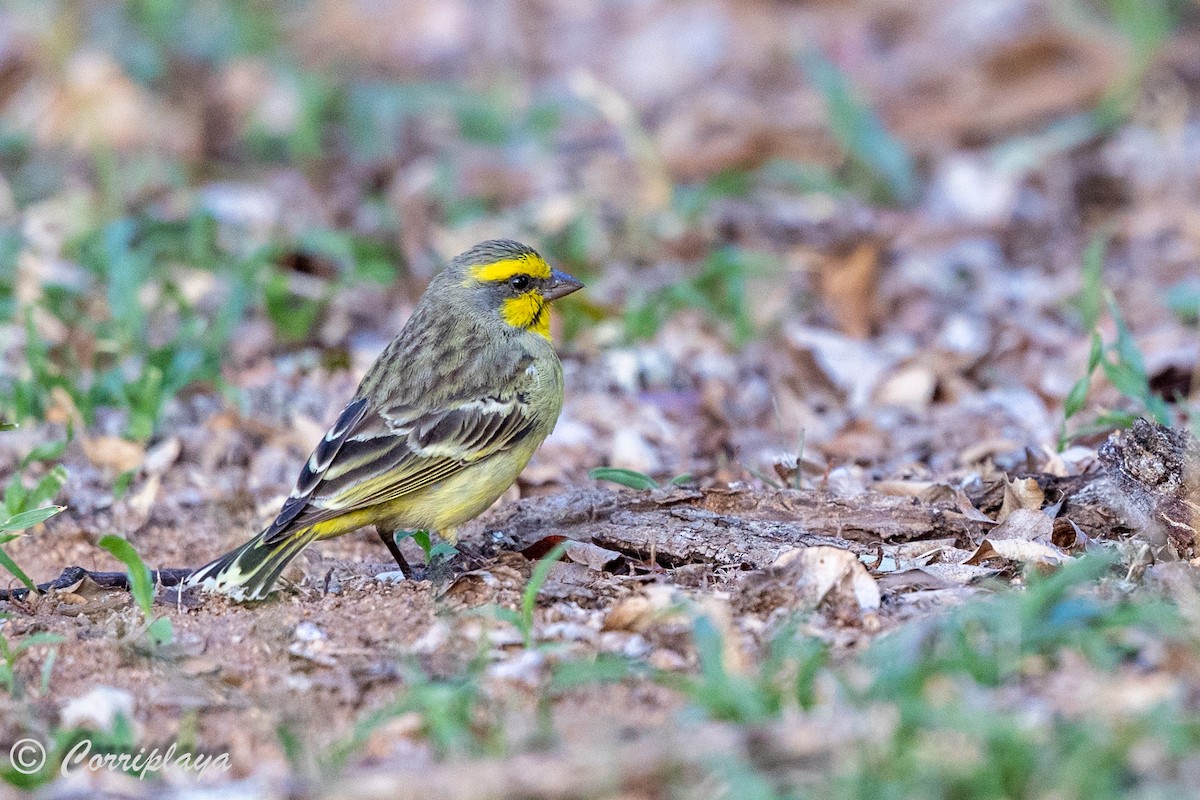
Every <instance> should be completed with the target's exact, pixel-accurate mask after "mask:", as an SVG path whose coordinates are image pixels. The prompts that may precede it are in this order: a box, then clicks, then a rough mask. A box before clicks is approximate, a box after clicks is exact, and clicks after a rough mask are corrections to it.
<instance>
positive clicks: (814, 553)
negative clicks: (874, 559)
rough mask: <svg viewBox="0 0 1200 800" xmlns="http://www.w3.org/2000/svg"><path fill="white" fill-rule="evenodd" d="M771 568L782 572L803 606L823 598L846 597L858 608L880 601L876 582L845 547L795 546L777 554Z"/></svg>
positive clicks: (868, 607) (871, 607)
mask: <svg viewBox="0 0 1200 800" xmlns="http://www.w3.org/2000/svg"><path fill="white" fill-rule="evenodd" d="M771 568H772V570H779V569H781V568H782V569H783V570H784V571H785V574H786V575H787V578H788V579H789V580H790V581H791V583H792V585H793V587H794V588H795V590H796V593H797V598H798V600H799V603H800V604H801V605H803V606H807V607H810V608H816V607H817V606H819V605H821V603H823V602H825V601H826V600H832V601H834V602H838V601H845V600H850V601H852V602H854V603H855V604H856V605H857V606H858V608H859V610H860V611H874V610H875V609H877V608H879V604H880V602H881V601H882V597H881V596H880V593H879V585H878V584H877V583H876V582H875V579H874V578H872V577H871V573H869V572H867V568H866V567H865V566H863V563H862V562H861V561H859V559H858V556H856V555H855V554H854V553H852V552H851V551H849V550H842V549H841V548H838V547H827V546H823V545H822V546H818V547H798V548H796V549H794V550H788V551H787V552H785V553H782V554H780V556H779V558H777V559H775V563H774V564H772V565H771Z"/></svg>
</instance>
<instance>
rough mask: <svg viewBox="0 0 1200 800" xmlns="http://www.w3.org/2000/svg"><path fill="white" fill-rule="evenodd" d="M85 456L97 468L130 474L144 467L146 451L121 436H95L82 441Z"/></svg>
mask: <svg viewBox="0 0 1200 800" xmlns="http://www.w3.org/2000/svg"><path fill="white" fill-rule="evenodd" d="M79 443H80V446H82V447H83V454H84V455H86V456H87V457H88V461H91V462H92V463H93V464H94V465H96V466H97V467H102V468H107V469H111V470H113V471H114V472H128V471H130V470H134V469H137V468H138V467H140V466H141V465H142V461H143V460H144V459H145V457H146V450H145V448H143V447H142V445H140V444H137V443H136V442H130V441H126V440H125V439H122V438H121V437H119V436H95V437H91V438H83V439H80V442H79Z"/></svg>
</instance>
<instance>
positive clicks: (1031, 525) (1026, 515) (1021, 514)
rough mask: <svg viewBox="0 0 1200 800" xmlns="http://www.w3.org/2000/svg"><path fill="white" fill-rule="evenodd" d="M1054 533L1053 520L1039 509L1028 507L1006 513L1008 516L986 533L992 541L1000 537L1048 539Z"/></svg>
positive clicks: (1026, 539) (1028, 539)
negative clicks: (1033, 509)
mask: <svg viewBox="0 0 1200 800" xmlns="http://www.w3.org/2000/svg"><path fill="white" fill-rule="evenodd" d="M1053 533H1054V520H1052V519H1051V518H1050V517H1049V516H1048V515H1046V514H1043V513H1042V512H1041V511H1032V510H1030V509H1028V508H1018V509H1017V510H1016V511H1013V512H1012V513H1011V514H1009V515H1008V518H1007V519H1005V520H1004V521H1003V522H1001V523H1000V524H999V525H997V526H996V527H995V529H994V530H992V532H991V533H989V534H988V538H989V539H991V540H992V541H999V540H1001V539H1022V540H1025V541H1030V540H1033V539H1038V540H1043V541H1047V542H1048V541H1050V536H1051V535H1052V534H1053Z"/></svg>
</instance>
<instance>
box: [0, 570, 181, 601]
mask: <svg viewBox="0 0 1200 800" xmlns="http://www.w3.org/2000/svg"><path fill="white" fill-rule="evenodd" d="M192 572H193V570H190V569H184V568H175V569H156V570H151V571H150V578H151V579H152V580H153V581H154V582H155V583H157V584H160V585H162V586H178V585H179V584H180V583H183V581H184V580H186V579H187V577H188V576H189V575H191V574H192ZM84 578H87V579H89V580H91V581H92V583H95V584H96V585H97V586H100V587H103V588H105V589H124V590H126V591H128V590H129V574H128V573H126V572H92V571H91V570H90V569H84V568H83V567H67V568H66V569H64V570H63V571H62V574H61V575H59V576H58V577H57V578H55V579H54V580H52V581H47V582H46V583H39V584H38V585H37V590H38V593H39V594H44V593H45V592H48V591H50V590H51V589H68V588H70V587H72V586H75V585H76V584H77V583H79V582H80V581H81V580H83V579H84ZM28 594H29V589H27V588H25V587H21V588H19V589H0V600H21V599H23V598H25V597H26V596H27V595H28Z"/></svg>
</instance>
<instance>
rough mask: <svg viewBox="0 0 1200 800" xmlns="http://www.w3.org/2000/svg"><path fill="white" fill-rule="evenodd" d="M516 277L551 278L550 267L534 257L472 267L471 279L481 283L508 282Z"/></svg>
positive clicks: (523, 257) (509, 259)
mask: <svg viewBox="0 0 1200 800" xmlns="http://www.w3.org/2000/svg"><path fill="white" fill-rule="evenodd" d="M514 275H529V276H530V277H533V278H543V279H544V278H549V277H550V265H549V264H547V263H546V262H545V261H544V260H543V259H541V258H538V257H537V256H534V255H529V256H522V257H520V258H506V259H504V260H503V261H495V262H492V263H491V264H479V265H478V266H474V267H471V277H472V278H474V279H475V280H477V281H479V282H480V283H488V282H490V281H506V280H508V279H509V278H511V277H512V276H514Z"/></svg>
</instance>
